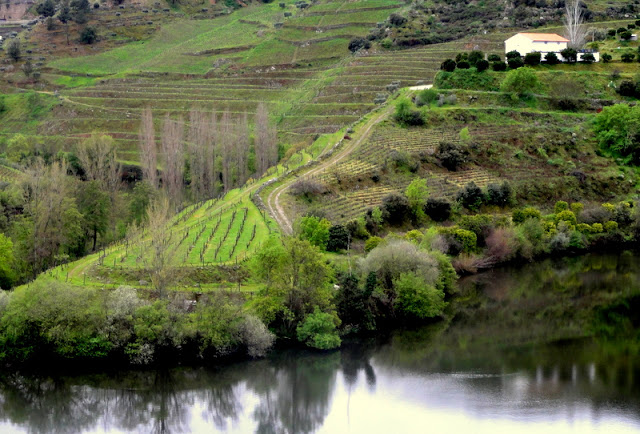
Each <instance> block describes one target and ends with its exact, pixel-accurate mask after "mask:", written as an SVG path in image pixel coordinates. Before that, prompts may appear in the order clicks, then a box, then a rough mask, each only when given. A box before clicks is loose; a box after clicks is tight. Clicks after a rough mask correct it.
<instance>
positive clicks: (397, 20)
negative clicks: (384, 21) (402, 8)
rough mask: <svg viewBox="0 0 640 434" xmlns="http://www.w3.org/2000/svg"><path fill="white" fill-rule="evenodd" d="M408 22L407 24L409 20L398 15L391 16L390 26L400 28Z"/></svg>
mask: <svg viewBox="0 0 640 434" xmlns="http://www.w3.org/2000/svg"><path fill="white" fill-rule="evenodd" d="M406 22H407V19H406V18H405V17H403V16H402V15H398V14H391V15H389V24H391V25H392V26H393V27H400V26H402V25H404V24H405V23H406Z"/></svg>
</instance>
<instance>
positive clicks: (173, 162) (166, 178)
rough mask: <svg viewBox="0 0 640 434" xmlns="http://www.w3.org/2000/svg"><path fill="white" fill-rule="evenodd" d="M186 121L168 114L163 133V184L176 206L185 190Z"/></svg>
mask: <svg viewBox="0 0 640 434" xmlns="http://www.w3.org/2000/svg"><path fill="white" fill-rule="evenodd" d="M183 140H184V122H183V121H182V119H178V120H173V119H171V118H170V117H169V114H167V116H166V118H165V120H164V125H163V134H162V151H163V153H164V163H165V164H164V175H163V177H162V180H163V184H164V186H165V189H166V191H167V194H168V196H169V201H170V202H171V204H172V205H173V206H174V207H177V206H179V205H180V204H181V203H182V193H183V190H184V142H183Z"/></svg>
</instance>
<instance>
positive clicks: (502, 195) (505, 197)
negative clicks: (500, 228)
mask: <svg viewBox="0 0 640 434" xmlns="http://www.w3.org/2000/svg"><path fill="white" fill-rule="evenodd" d="M512 200H513V191H512V190H511V185H510V184H509V183H508V182H507V181H505V182H503V183H502V184H489V185H488V186H487V203H488V204H489V205H496V206H500V207H505V206H507V205H510V204H511V201H512Z"/></svg>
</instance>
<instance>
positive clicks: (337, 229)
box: [327, 225, 351, 252]
mask: <svg viewBox="0 0 640 434" xmlns="http://www.w3.org/2000/svg"><path fill="white" fill-rule="evenodd" d="M350 239H351V234H350V233H349V231H348V230H347V228H346V227H344V226H343V225H333V226H331V227H330V228H329V240H328V241H327V251H329V252H337V251H340V250H344V249H348V248H349V242H350Z"/></svg>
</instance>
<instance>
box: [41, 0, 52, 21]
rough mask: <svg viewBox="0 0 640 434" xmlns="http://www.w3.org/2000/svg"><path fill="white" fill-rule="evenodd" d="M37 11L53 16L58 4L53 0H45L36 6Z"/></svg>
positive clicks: (43, 14)
mask: <svg viewBox="0 0 640 434" xmlns="http://www.w3.org/2000/svg"><path fill="white" fill-rule="evenodd" d="M36 12H37V13H38V14H40V15H42V16H44V17H47V18H48V17H52V16H54V15H55V14H56V5H55V3H54V2H53V0H45V1H44V2H42V3H40V4H39V5H38V6H37V7H36Z"/></svg>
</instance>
